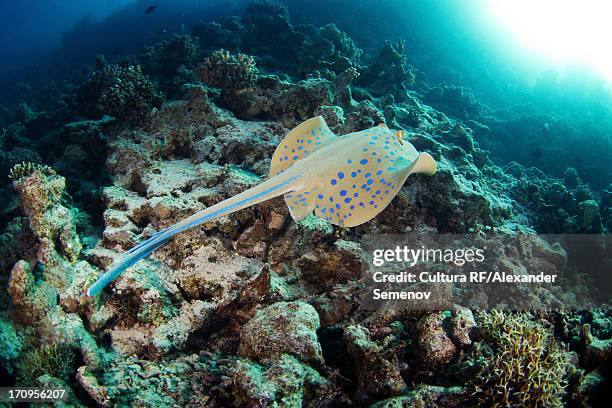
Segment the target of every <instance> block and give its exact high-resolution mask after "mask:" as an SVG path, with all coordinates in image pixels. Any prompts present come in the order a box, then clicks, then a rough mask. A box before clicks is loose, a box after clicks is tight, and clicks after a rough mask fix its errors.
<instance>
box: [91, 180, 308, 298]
mask: <svg viewBox="0 0 612 408" xmlns="http://www.w3.org/2000/svg"><path fill="white" fill-rule="evenodd" d="M296 188H299V177H298V176H287V175H279V176H276V177H273V178H271V179H268V180H266V181H264V182H263V183H261V184H259V185H257V186H255V187H253V188H250V189H248V190H246V191H244V192H242V193H240V194H237V195H235V196H234V197H231V198H228V199H227V200H224V201H222V202H220V203H218V204H215V205H213V206H211V207H209V208H206V209H204V210H202V211H200V212H198V213H195V214H193V215H192V216H191V217H189V218H186V219H184V220H183V221H180V222H178V223H176V224H174V225H173V226H171V227H169V228H166V229H165V230H162V231H159V232H157V233H156V234H155V235H153V236H151V237H150V238H149V239H147V240H145V241H143V242H141V243H140V244H138V245H136V246H135V247H133V248H132V249H130V250H128V251H127V252H126V253H125V255H124V256H123V258H122V259H121V260H120V261H119V262H118V263H116V264H115V265H113V266H112V267H111V268H110V269H109V270H108V271H106V272H105V273H104V274H103V275H102V276H101V277H100V278H99V279H98V280H97V281H96V282H95V283H94V284H93V285H91V286H90V287H89V289H87V295H88V296H94V295H96V294H98V293H100V291H101V290H102V289H104V287H105V286H106V285H108V284H109V283H111V282H112V281H113V280H115V279H116V278H117V277H118V276H119V275H120V274H121V273H122V272H124V271H125V270H126V269H128V268H129V267H131V266H133V265H134V264H135V263H136V262H138V261H140V260H141V259H143V258H146V257H147V256H148V255H150V254H151V253H152V252H153V251H155V250H156V249H157V248H159V247H161V246H162V245H164V244H165V243H167V242H168V241H170V239H171V238H172V237H173V236H174V235H176V234H178V233H179V232H182V231H185V230H188V229H190V228H193V227H195V226H198V225H200V224H202V223H204V222H207V221H210V220H213V219H215V218H219V217H221V216H223V215H227V214H231V213H233V212H236V211H238V210H241V209H243V208H246V207H250V206H251V205H254V204H258V203H261V202H262V201H266V200H269V199H270V198H273V197H277V196H280V195H283V194H285V193H287V192H290V191H293V190H295V189H296Z"/></svg>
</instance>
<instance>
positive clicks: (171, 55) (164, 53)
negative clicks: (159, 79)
mask: <svg viewBox="0 0 612 408" xmlns="http://www.w3.org/2000/svg"><path fill="white" fill-rule="evenodd" d="M197 52H198V44H197V42H196V40H195V39H194V38H193V37H192V36H190V35H175V36H173V37H172V38H170V39H169V40H164V41H161V42H159V43H157V44H155V45H153V46H151V47H147V48H146V49H145V52H144V53H143V54H141V55H139V56H138V58H137V59H138V61H139V62H140V64H141V65H142V69H143V71H144V72H146V73H147V74H151V75H162V76H172V75H173V74H176V70H177V69H178V68H179V67H180V66H181V65H187V64H190V63H192V62H194V60H195V58H196V55H197Z"/></svg>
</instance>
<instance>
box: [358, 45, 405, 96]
mask: <svg viewBox="0 0 612 408" xmlns="http://www.w3.org/2000/svg"><path fill="white" fill-rule="evenodd" d="M405 46H406V42H405V41H404V40H400V41H398V42H396V43H393V42H391V41H385V45H384V46H383V48H382V49H381V50H380V52H379V53H378V56H376V57H375V58H374V61H373V62H372V63H371V64H370V65H368V66H367V67H366V69H365V70H364V72H363V73H362V74H361V76H360V77H359V80H358V82H357V84H358V85H361V86H367V87H368V89H369V90H370V91H371V92H372V94H373V95H375V96H385V95H392V96H393V98H394V100H395V101H396V102H404V101H405V100H406V98H407V90H408V87H409V86H410V85H412V84H413V83H414V73H413V72H412V69H411V68H410V65H408V62H407V57H406V55H405Z"/></svg>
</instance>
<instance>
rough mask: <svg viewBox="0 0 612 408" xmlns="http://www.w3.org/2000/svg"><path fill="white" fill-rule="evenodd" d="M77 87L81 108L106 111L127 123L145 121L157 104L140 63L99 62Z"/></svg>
mask: <svg viewBox="0 0 612 408" xmlns="http://www.w3.org/2000/svg"><path fill="white" fill-rule="evenodd" d="M99 65H100V66H98V68H97V69H96V71H94V72H93V74H92V75H91V78H90V79H89V80H88V81H87V82H86V83H85V84H83V86H82V87H81V89H80V90H79V98H78V99H79V101H80V102H81V103H82V104H83V105H84V106H81V107H80V109H81V110H82V111H85V112H87V113H90V114H92V115H96V114H98V115H99V114H107V115H110V116H113V117H116V118H117V119H119V120H121V121H124V122H126V123H128V124H138V123H141V122H142V121H144V120H145V119H146V118H147V116H148V115H149V114H150V111H151V109H152V108H153V107H155V106H156V105H157V104H158V103H159V95H158V94H157V93H156V91H155V87H154V85H153V83H152V82H151V81H150V80H149V79H148V78H147V76H146V75H144V74H143V73H142V68H141V67H140V65H136V66H134V65H130V66H121V65H116V64H106V63H105V62H102V63H101V64H99Z"/></svg>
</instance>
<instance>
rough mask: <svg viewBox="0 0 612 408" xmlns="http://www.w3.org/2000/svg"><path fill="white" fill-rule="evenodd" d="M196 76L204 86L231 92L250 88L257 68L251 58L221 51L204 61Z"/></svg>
mask: <svg viewBox="0 0 612 408" xmlns="http://www.w3.org/2000/svg"><path fill="white" fill-rule="evenodd" d="M198 74H199V77H200V79H201V80H202V82H204V83H205V84H206V85H208V86H211V87H213V88H221V89H222V90H223V91H230V92H231V91H236V90H240V89H245V88H251V87H252V86H253V84H254V82H255V78H256V76H257V68H256V67H255V60H254V59H253V57H251V56H248V55H245V54H240V53H239V54H237V55H232V54H231V53H230V52H229V51H227V50H223V49H221V50H218V51H215V52H214V53H213V54H212V55H211V56H210V57H208V58H205V59H204V61H203V62H202V64H200V66H199V68H198Z"/></svg>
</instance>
